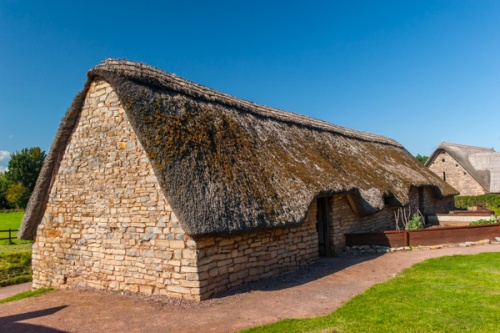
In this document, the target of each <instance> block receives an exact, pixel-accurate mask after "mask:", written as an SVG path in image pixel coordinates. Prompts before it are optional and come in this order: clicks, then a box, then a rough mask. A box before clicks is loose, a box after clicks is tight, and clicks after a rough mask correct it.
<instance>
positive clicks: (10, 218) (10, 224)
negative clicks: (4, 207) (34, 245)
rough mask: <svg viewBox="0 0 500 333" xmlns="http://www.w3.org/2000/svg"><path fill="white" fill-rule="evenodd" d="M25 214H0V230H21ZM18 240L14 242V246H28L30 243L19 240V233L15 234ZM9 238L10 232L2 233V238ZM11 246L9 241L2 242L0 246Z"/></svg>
mask: <svg viewBox="0 0 500 333" xmlns="http://www.w3.org/2000/svg"><path fill="white" fill-rule="evenodd" d="M23 215H24V212H12V213H0V230H8V229H9V228H10V229H12V230H16V231H17V229H19V226H20V225H21V220H22V219H23ZM13 235H15V236H16V239H14V240H13V243H14V244H27V243H31V242H30V241H21V240H18V239H17V232H16V233H15V234H13ZM8 236H9V233H8V232H0V238H6V237H8ZM6 244H9V241H8V240H0V245H6Z"/></svg>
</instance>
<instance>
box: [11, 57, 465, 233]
mask: <svg viewBox="0 0 500 333" xmlns="http://www.w3.org/2000/svg"><path fill="white" fill-rule="evenodd" d="M96 78H98V79H103V80H105V81H107V82H108V83H109V84H110V85H111V86H112V87H113V88H114V89H115V90H116V93H117V94H118V97H119V99H120V101H121V103H122V105H123V107H124V109H125V111H126V113H127V116H128V119H129V120H130V122H131V124H132V127H133V129H134V130H135V132H136V134H137V137H138V139H139V141H140V142H141V144H142V145H143V147H144V149H145V151H146V153H147V154H148V156H149V158H150V160H151V162H152V165H153V169H154V170H155V173H156V176H157V178H158V181H159V183H160V185H161V187H162V189H163V191H164V193H165V195H166V197H167V199H168V201H169V203H170V205H171V207H172V208H173V210H174V212H175V213H176V215H177V216H178V217H179V220H180V221H181V224H182V226H183V227H184V229H185V230H186V232H187V233H188V234H190V235H192V236H201V235H210V234H228V233H237V232H246V231H251V230H259V229H267V228H274V227H280V226H284V225H297V224H300V223H301V222H302V221H303V219H304V217H305V214H306V212H307V210H308V207H309V206H310V204H311V202H312V201H313V200H314V199H315V198H316V197H318V196H323V195H332V194H333V193H339V192H343V193H350V194H351V195H352V197H353V198H355V199H356V200H355V202H356V205H357V206H358V207H357V210H358V212H360V213H361V214H370V213H374V212H377V211H379V210H381V209H383V207H384V203H385V202H390V203H391V204H400V205H404V204H407V203H408V201H409V198H408V192H409V188H410V186H432V187H433V188H434V189H435V192H436V194H437V195H438V196H448V195H453V194H456V191H455V190H454V189H453V188H451V187H450V186H449V185H447V184H446V183H444V182H443V181H441V180H440V179H439V178H438V177H436V176H435V175H434V174H433V173H432V172H430V171H429V170H427V168H425V167H423V166H422V165H421V164H420V163H419V162H418V161H416V160H415V159H414V158H413V157H412V156H411V155H410V154H409V153H408V152H407V151H406V150H405V149H404V148H403V147H402V146H401V145H400V144H399V143H397V142H395V141H394V140H391V139H388V138H385V137H382V136H378V135H373V134H368V133H363V132H359V131H354V130H350V129H346V128H343V127H340V126H335V125H332V124H329V123H326V122H323V121H320V120H316V119H312V118H309V117H305V116H301V115H298V114H294V113H289V112H284V111H280V110H276V109H272V108H269V107H265V106H260V105H257V104H254V103H251V102H248V101H243V100H240V99H237V98H234V97H231V96H229V95H226V94H222V93H219V92H217V91H213V90H210V89H208V88H206V87H203V86H200V85H197V84H194V83H191V82H189V81H186V80H183V79H181V78H178V77H176V76H175V75H171V74H167V73H164V72H162V71H159V70H157V69H155V68H152V67H150V66H146V65H143V64H140V63H135V62H130V61H120V60H112V59H108V60H106V61H104V62H103V63H101V64H100V65H98V66H97V67H95V68H94V69H92V70H91V71H89V73H88V80H87V83H86V84H85V86H84V89H83V91H82V92H81V93H79V94H78V95H77V97H76V98H75V100H74V102H73V104H72V105H71V107H70V108H69V110H68V112H67V114H66V115H65V117H64V119H63V121H62V124H61V126H60V128H59V131H58V133H57V135H56V138H55V140H54V143H53V145H52V147H51V150H50V153H49V156H48V157H47V160H46V163H45V165H44V167H43V169H42V172H41V174H40V177H39V180H38V182H37V186H36V189H35V191H34V193H33V195H32V198H31V200H30V202H29V205H28V209H27V211H26V214H25V217H24V219H23V223H22V228H21V235H22V238H24V239H28V238H33V237H34V235H35V230H36V226H37V225H38V224H39V223H40V220H41V218H42V216H43V213H44V209H45V205H46V202H47V196H48V191H49V188H50V183H51V180H52V178H53V177H54V175H55V173H56V172H57V169H58V163H59V161H60V159H61V158H62V154H63V152H64V149H65V146H66V143H67V142H68V140H69V137H70V135H71V131H72V129H73V128H74V126H75V124H76V121H77V119H78V115H79V112H80V110H81V106H82V103H83V100H84V96H85V93H86V91H87V89H88V87H89V84H90V82H91V81H92V80H94V79H96Z"/></svg>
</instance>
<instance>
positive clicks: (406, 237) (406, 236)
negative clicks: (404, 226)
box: [403, 230, 410, 246]
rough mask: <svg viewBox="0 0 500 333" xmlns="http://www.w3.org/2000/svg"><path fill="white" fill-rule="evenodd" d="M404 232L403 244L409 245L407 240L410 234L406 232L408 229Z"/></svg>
mask: <svg viewBox="0 0 500 333" xmlns="http://www.w3.org/2000/svg"><path fill="white" fill-rule="evenodd" d="M404 232H405V233H404V241H403V243H404V246H410V242H409V238H410V237H409V236H410V235H409V234H408V230H405V231H404Z"/></svg>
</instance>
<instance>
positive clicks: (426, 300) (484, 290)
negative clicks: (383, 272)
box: [245, 253, 500, 333]
mask: <svg viewBox="0 0 500 333" xmlns="http://www.w3.org/2000/svg"><path fill="white" fill-rule="evenodd" d="M245 332H287V333H288V332H500V253H483V254H478V255H474V256H452V257H442V258H436V259H430V260H427V261H425V262H422V263H420V264H417V265H415V266H413V267H412V268H409V269H407V270H405V271H404V272H403V273H402V274H400V275H399V276H397V277H396V278H394V279H391V280H389V281H387V282H385V283H382V284H379V285H376V286H373V287H372V288H370V289H369V290H367V291H366V292H365V293H363V294H361V295H358V296H356V297H354V298H353V299H352V300H351V301H349V302H347V303H346V304H345V305H344V306H342V307H341V308H339V309H338V310H337V311H335V312H333V313H332V314H330V315H327V316H325V317H318V318H312V319H286V320H282V321H279V322H277V323H274V324H270V325H266V326H261V327H256V328H253V329H250V330H246V331H245Z"/></svg>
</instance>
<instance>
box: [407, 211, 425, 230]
mask: <svg viewBox="0 0 500 333" xmlns="http://www.w3.org/2000/svg"><path fill="white" fill-rule="evenodd" d="M423 228H424V221H423V220H422V217H421V216H420V215H418V214H413V216H412V217H411V219H410V220H409V221H408V223H407V224H406V228H405V229H406V230H418V229H423Z"/></svg>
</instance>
